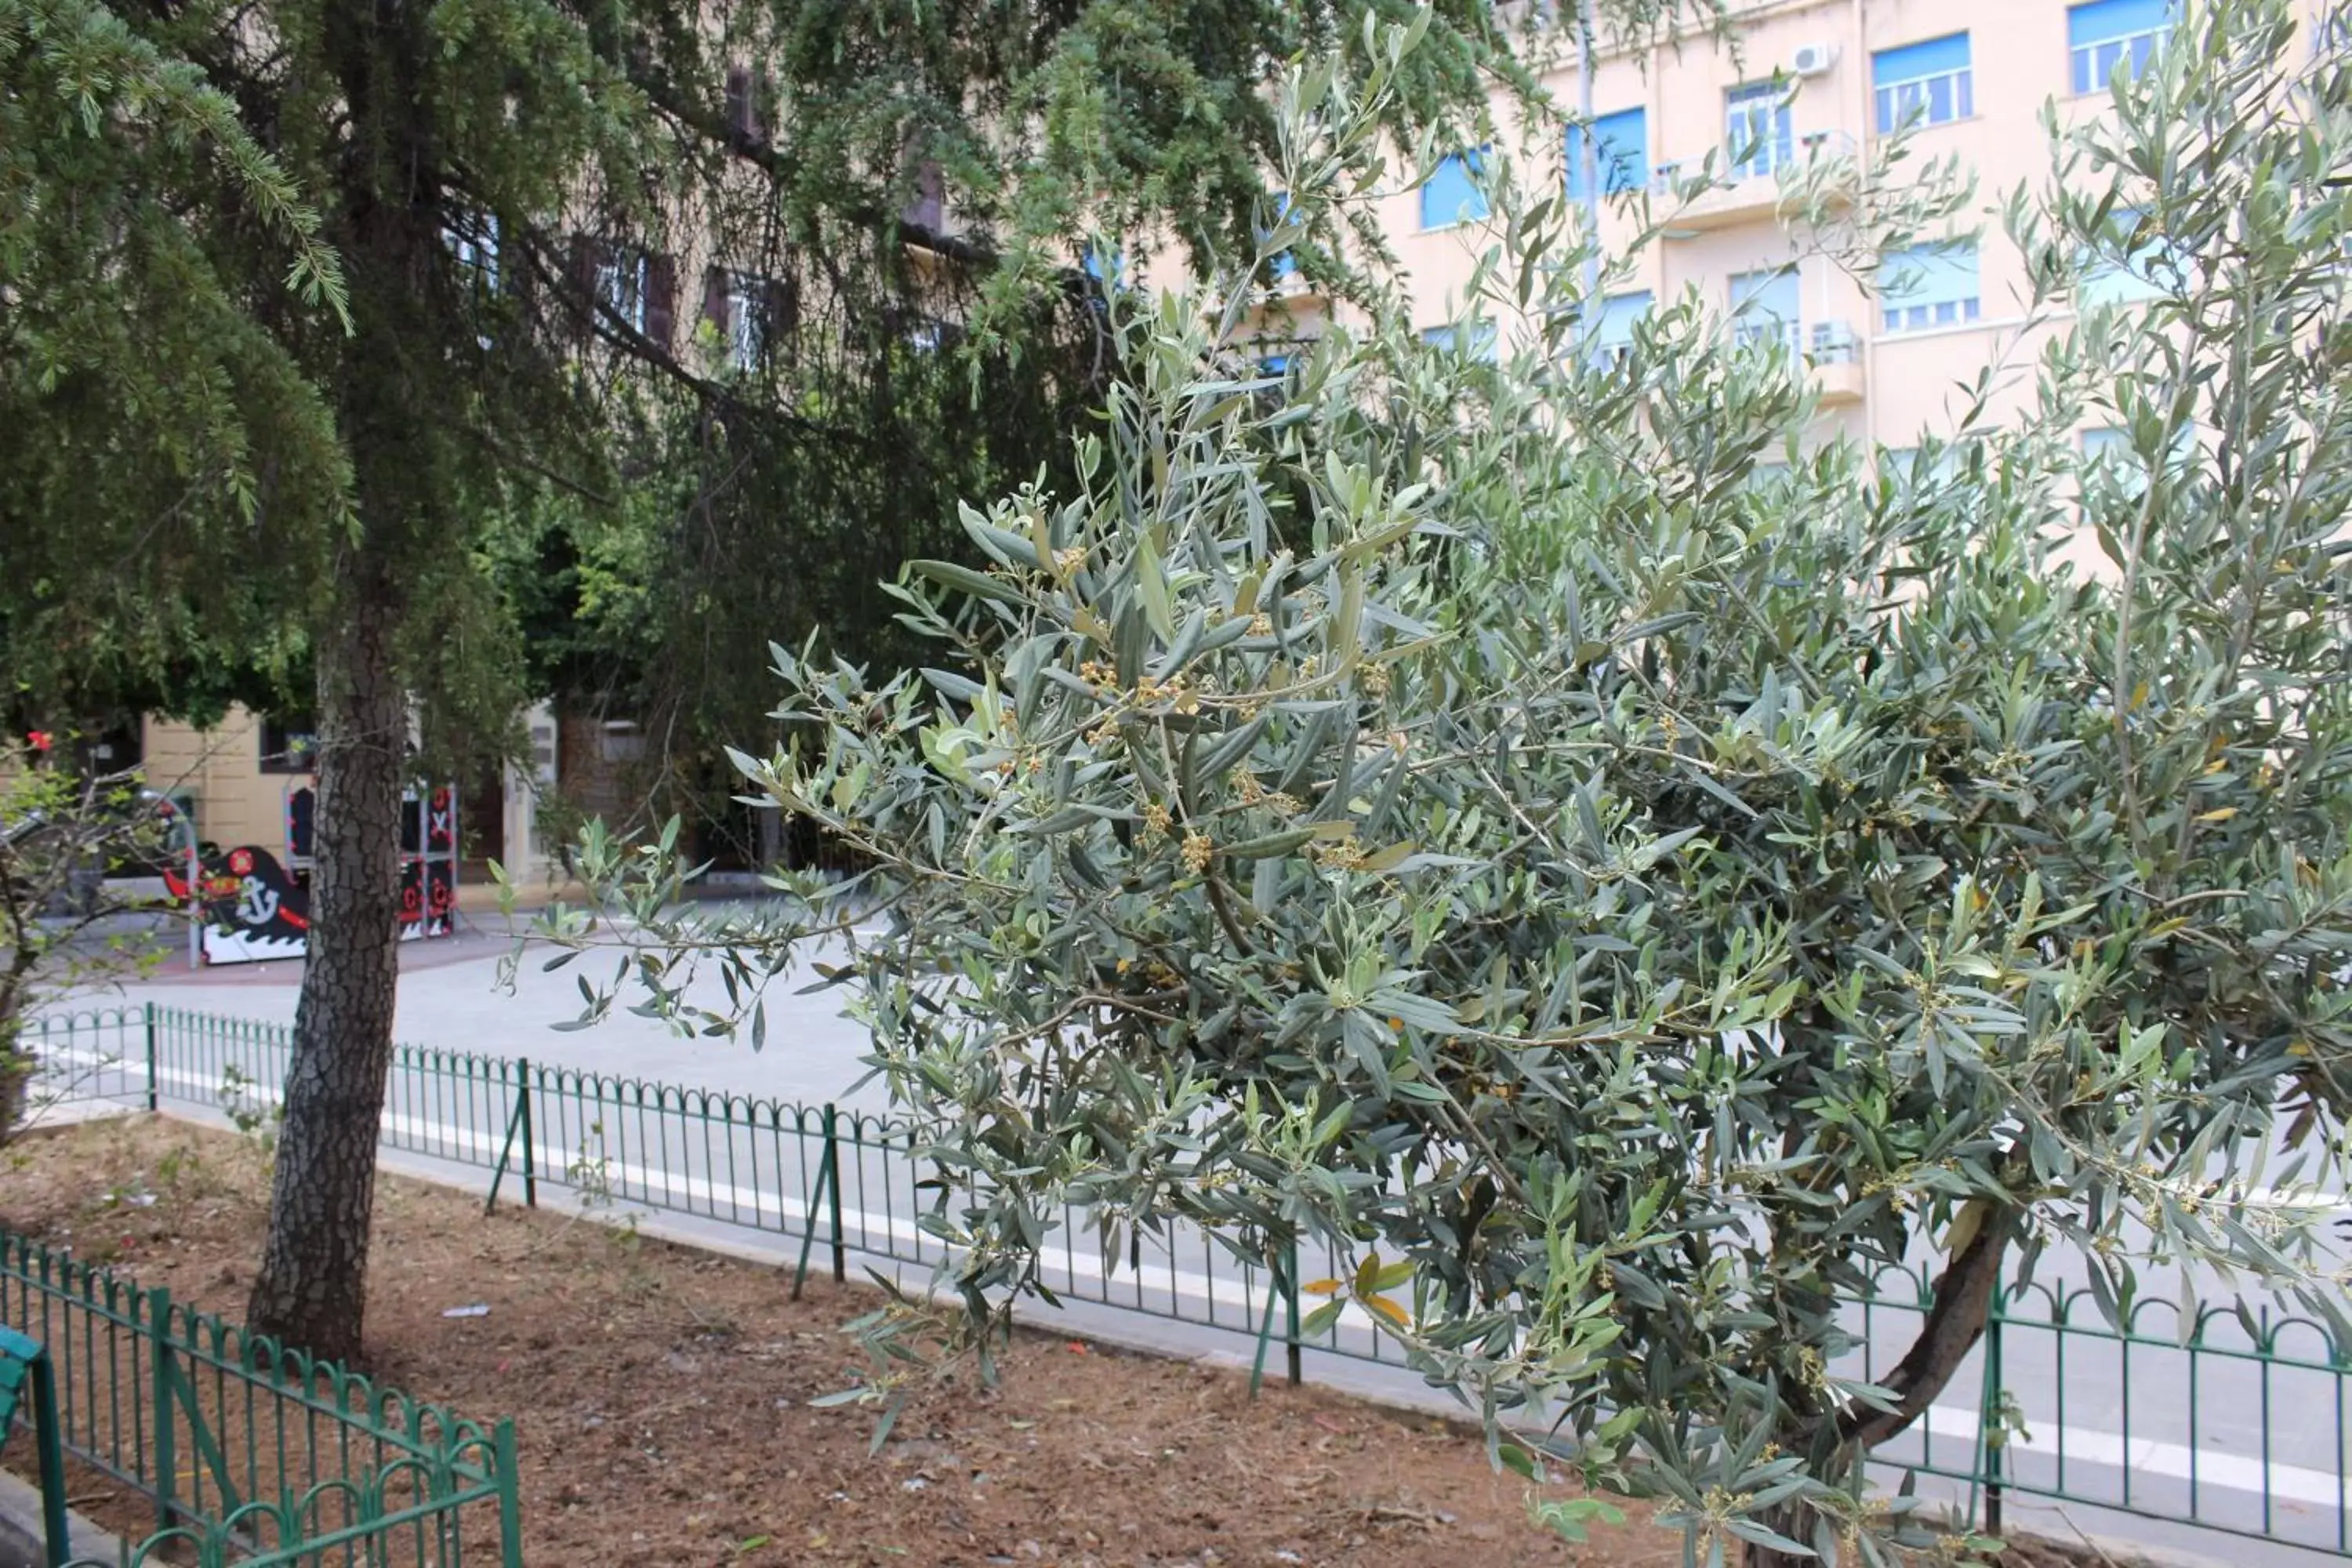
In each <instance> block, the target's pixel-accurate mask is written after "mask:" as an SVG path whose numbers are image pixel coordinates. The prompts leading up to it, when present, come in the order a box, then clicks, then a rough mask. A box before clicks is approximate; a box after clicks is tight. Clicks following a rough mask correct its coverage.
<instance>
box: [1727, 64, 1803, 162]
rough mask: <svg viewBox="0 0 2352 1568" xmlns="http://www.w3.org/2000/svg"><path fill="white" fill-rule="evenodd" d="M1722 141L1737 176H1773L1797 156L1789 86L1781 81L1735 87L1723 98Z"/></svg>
mask: <svg viewBox="0 0 2352 1568" xmlns="http://www.w3.org/2000/svg"><path fill="white" fill-rule="evenodd" d="M1723 144H1724V148H1725V150H1726V152H1727V153H1728V154H1729V156H1730V158H1731V174H1732V177H1733V178H1734V179H1739V180H1748V179H1755V178H1758V177H1759V176H1766V175H1770V174H1776V173H1778V172H1779V171H1780V170H1781V169H1784V168H1786V167H1788V165H1789V163H1790V160H1791V159H1792V158H1793V157H1794V156H1795V155H1796V137H1795V134H1794V133H1793V132H1792V131H1791V129H1790V119H1789V89H1787V88H1786V87H1785V86H1783V85H1782V84H1781V83H1780V82H1776V81H1766V82H1758V83H1756V84H1754V85H1753V86H1749V87H1735V88H1733V89H1731V90H1730V92H1729V93H1727V94H1726V95H1725V98H1724V133H1723Z"/></svg>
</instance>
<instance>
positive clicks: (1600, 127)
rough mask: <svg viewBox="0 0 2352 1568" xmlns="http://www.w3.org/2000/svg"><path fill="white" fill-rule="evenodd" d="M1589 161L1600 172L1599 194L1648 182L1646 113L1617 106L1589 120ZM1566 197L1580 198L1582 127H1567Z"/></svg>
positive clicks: (1648, 155) (1582, 148)
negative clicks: (1590, 130) (1590, 137)
mask: <svg viewBox="0 0 2352 1568" xmlns="http://www.w3.org/2000/svg"><path fill="white" fill-rule="evenodd" d="M1592 161H1593V163H1594V164H1595V166H1596V167H1598V169H1599V170H1600V172H1601V195H1604V196H1613V195H1617V194H1618V193H1619V192H1621V191H1637V190H1640V189H1641V188H1642V187H1643V185H1645V184H1648V183H1649V178H1648V176H1649V169H1650V113H1649V110H1645V109H1621V110H1618V111H1617V112H1616V113H1614V114H1603V115H1601V116H1600V117H1599V118H1598V119H1596V120H1594V121H1593V122H1592ZM1568 199H1569V200H1570V201H1572V202H1580V201H1582V200H1584V128H1583V127H1582V126H1580V125H1571V126H1570V127H1569V128H1568Z"/></svg>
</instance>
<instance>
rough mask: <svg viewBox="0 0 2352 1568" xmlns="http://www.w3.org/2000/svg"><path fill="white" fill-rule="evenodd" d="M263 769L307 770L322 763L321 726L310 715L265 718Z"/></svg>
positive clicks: (262, 729) (313, 768)
mask: <svg viewBox="0 0 2352 1568" xmlns="http://www.w3.org/2000/svg"><path fill="white" fill-rule="evenodd" d="M260 766H261V771H262V772H263V773H312V772H315V771H317V769H318V766H319V727H318V724H317V722H316V721H314V720H312V719H311V717H310V715H309V714H307V713H303V714H298V715H295V716H294V717H291V718H286V719H264V720H263V721H261V757H260Z"/></svg>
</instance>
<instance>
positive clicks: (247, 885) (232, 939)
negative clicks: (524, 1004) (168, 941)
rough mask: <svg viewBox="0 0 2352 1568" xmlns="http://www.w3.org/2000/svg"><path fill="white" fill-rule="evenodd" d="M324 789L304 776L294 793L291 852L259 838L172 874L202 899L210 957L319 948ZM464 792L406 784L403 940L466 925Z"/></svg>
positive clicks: (264, 956)
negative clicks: (315, 863)
mask: <svg viewBox="0 0 2352 1568" xmlns="http://www.w3.org/2000/svg"><path fill="white" fill-rule="evenodd" d="M317 808H318V795H317V793H316V791H315V789H314V787H313V786H312V785H311V784H308V783H302V784H294V785H291V786H289V788H288V790H287V792H286V812H285V818H284V821H285V826H286V837H285V843H284V850H285V858H283V859H282V860H281V859H280V858H278V855H277V854H275V853H273V852H272V851H270V850H269V849H267V848H264V847H261V846H259V845H254V844H246V845H239V846H238V847H236V848H234V849H228V850H225V851H215V853H213V854H211V855H209V856H200V855H199V854H198V853H197V852H196V851H195V850H194V849H193V848H192V849H191V850H190V852H189V857H188V864H187V868H186V871H185V872H184V874H182V875H172V876H168V877H167V878H166V880H167V881H168V882H169V883H170V884H171V887H172V892H173V896H174V897H176V898H182V899H185V900H189V901H190V902H192V903H194V904H197V905H200V906H201V910H202V918H201V919H200V920H199V921H197V931H198V933H199V935H198V942H197V953H198V956H199V957H200V958H201V960H202V962H204V963H208V964H215V963H264V962H267V961H268V960H272V959H283V958H300V957H302V956H303V955H304V954H305V953H307V952H309V951H310V867H311V862H312V855H313V851H314V848H315V845H314V841H313V832H314V828H315V823H316V820H317ZM456 928H457V791H456V790H455V789H453V788H450V787H449V786H447V785H446V784H445V785H440V786H436V787H435V788H433V789H430V790H418V789H410V790H407V791H405V792H404V794H403V795H402V797H401V803H400V940H401V941H403V942H416V941H424V940H428V939H431V938H435V937H444V936H447V935H449V934H450V933H451V932H452V931H454V930H456Z"/></svg>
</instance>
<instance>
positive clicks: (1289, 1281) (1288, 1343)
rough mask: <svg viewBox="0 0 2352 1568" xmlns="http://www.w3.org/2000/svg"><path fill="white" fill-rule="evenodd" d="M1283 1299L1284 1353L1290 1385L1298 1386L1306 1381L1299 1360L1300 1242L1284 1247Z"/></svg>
mask: <svg viewBox="0 0 2352 1568" xmlns="http://www.w3.org/2000/svg"><path fill="white" fill-rule="evenodd" d="M1282 1301H1283V1307H1284V1310H1285V1312H1286V1316H1287V1318H1288V1325H1287V1327H1286V1330H1285V1331H1284V1336H1283V1338H1284V1355H1285V1359H1286V1361H1287V1362H1288V1363H1289V1372H1290V1386H1291V1387H1293V1388H1296V1387H1297V1386H1298V1385H1299V1384H1300V1383H1301V1382H1303V1381H1304V1377H1303V1375H1302V1369H1301V1368H1300V1366H1299V1361H1298V1244H1297V1242H1295V1241H1294V1242H1292V1243H1291V1244H1290V1245H1289V1246H1288V1247H1285V1248H1283V1254H1282Z"/></svg>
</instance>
